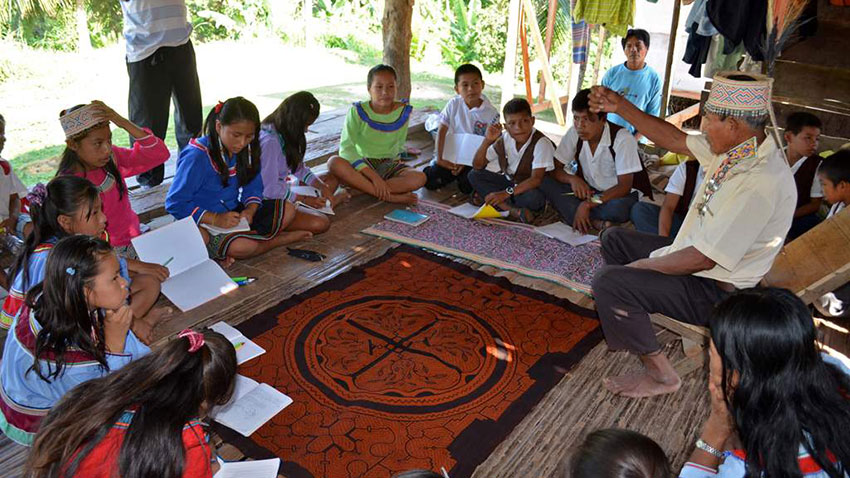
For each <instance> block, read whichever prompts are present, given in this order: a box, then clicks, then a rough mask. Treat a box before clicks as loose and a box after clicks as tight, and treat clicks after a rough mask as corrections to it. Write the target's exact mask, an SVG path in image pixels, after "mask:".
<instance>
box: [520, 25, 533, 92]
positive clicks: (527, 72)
mask: <svg viewBox="0 0 850 478" xmlns="http://www.w3.org/2000/svg"><path fill="white" fill-rule="evenodd" d="M532 13H534V12H532ZM526 15H528V14H527V13H526V11H525V9H522V10H521V11H520V12H519V18H520V20H519V43H520V47H521V50H522V71H523V75H522V76H523V79H524V80H525V99H526V100H527V101H528V103H529V104H532V105H533V104H534V97H533V96H532V95H531V66H530V65H529V60H528V36H527V33H526V31H525V26H523V23H524V21H525V17H526Z"/></svg>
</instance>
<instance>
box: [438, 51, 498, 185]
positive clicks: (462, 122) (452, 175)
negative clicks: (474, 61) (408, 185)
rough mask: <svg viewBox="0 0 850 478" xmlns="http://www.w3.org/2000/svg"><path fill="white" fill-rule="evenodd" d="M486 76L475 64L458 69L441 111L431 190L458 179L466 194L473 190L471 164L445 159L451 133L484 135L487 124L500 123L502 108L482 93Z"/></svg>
mask: <svg viewBox="0 0 850 478" xmlns="http://www.w3.org/2000/svg"><path fill="white" fill-rule="evenodd" d="M483 90H484V78H483V77H482V76H481V70H479V69H478V67H476V66H475V65H470V64H468V63H467V64H465V65H460V66H459V67H458V68H457V70H455V92H456V93H457V96H455V97H454V98H452V99H450V100H449V102H448V103H446V106H445V107H444V108H443V111H441V112H440V129H439V130H438V131H437V141H436V142H437V160H436V162H435V164H432V165H431V166H428V167H426V168H425V170H424V173H425V176H427V177H428V182H427V183H425V187H426V188H427V189H439V188H441V187H443V186H445V185H447V184H451V183H452V182H453V181H455V180H457V187H458V189H460V192H462V193H464V194H470V193H472V185H471V184H469V178H468V177H467V176H468V175H469V171H470V170H471V169H472V168H470V167H469V166H464V165H462V164H455V163H452V162H449V161H446V160H445V159H443V151H445V145H446V136H447V135H448V134H475V135H478V136H484V134H485V133H486V132H487V127H488V126H490V125H491V124H496V123H498V122H499V110H497V109H496V108H495V107H494V106H493V104H492V103H490V100H488V99H487V97H486V96H484V95H483V94H482V93H481V92H482V91H483Z"/></svg>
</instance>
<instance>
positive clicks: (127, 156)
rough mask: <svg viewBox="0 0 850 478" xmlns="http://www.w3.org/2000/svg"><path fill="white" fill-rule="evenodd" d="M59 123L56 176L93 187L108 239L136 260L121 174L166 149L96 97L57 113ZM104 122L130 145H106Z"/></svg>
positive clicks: (135, 226)
mask: <svg viewBox="0 0 850 478" xmlns="http://www.w3.org/2000/svg"><path fill="white" fill-rule="evenodd" d="M59 122H60V123H61V124H62V129H63V130H64V131H65V143H66V148H65V151H64V152H63V153H62V159H61V160H60V161H59V168H58V173H57V175H64V174H73V175H75V176H80V177H83V178H86V179H88V180H89V181H91V182H92V183H93V184H94V185H95V187H97V190H98V191H99V192H100V197H101V199H102V200H103V213H104V214H106V217H107V219H108V223H107V225H106V232H107V233H108V234H109V243H110V244H112V247H115V248H116V250H117V251H118V254H120V255H121V256H122V257H126V258H128V259H137V258H138V256H137V255H136V252H135V250H133V246H132V244H131V243H130V239H132V238H134V237H136V236H138V235H140V234H141V229H140V226H139V217H138V216H137V215H136V213H135V212H133V207H132V206H131V205H130V195H129V193H128V191H127V183H126V182H125V181H124V178H129V177H131V176H135V175H136V174H140V173H143V172H145V171H148V170H149V169H151V168H154V167H156V166H159V165H160V164H163V163H164V162H166V161H167V160H168V158H169V157H170V155H171V153H169V151H168V147H167V146H165V143H164V142H163V141H162V140H161V139H159V138H157V137H156V136H154V135H153V133H151V131H150V130H149V129H142V128H139V127H138V126H136V125H135V124H133V123H132V122H130V121H129V120H127V119H126V118H124V117H122V116H121V115H119V114H118V113H116V112H115V111H113V110H112V108H110V107H108V106H106V105H105V104H103V103H102V102H100V101H93V102H92V103H91V104H88V105H77V106H74V107H73V108H68V109H67V110H64V111H62V113H61V115H60V116H59ZM110 122H111V123H114V124H115V125H116V126H118V127H119V128H121V129H123V130H124V131H126V132H128V133H129V134H130V136H132V137H133V138H135V143H134V144H133V147H132V148H129V149H128V148H119V147H118V146H113V145H112V131H110V129H109V123H110ZM137 265H138V266H139V267H141V269H139V270H138V271H137V272H147V273H150V272H151V270H150V266H145V265H144V263H137V264H133V265H132V266H131V267H132V269H131V270H134V271H136V269H135V267H136V266H137Z"/></svg>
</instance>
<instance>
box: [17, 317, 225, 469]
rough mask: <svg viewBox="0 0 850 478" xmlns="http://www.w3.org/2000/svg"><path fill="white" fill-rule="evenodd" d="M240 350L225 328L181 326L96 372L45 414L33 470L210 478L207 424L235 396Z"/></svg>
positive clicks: (32, 457) (31, 463)
mask: <svg viewBox="0 0 850 478" xmlns="http://www.w3.org/2000/svg"><path fill="white" fill-rule="evenodd" d="M235 383H236V352H235V351H234V349H233V345H232V344H231V343H230V342H229V341H228V340H227V339H226V338H224V336H222V335H221V334H218V333H216V332H213V331H211V330H208V329H207V330H205V331H203V332H196V331H194V330H184V331H183V332H181V333H180V334H179V335H178V338H177V339H176V340H172V341H170V342H169V343H168V344H166V345H164V346H163V347H162V348H161V349H159V350H157V351H156V352H154V353H152V354H150V355H148V356H147V357H144V358H142V359H140V360H137V361H135V362H133V363H132V364H130V365H128V366H126V367H124V368H123V369H121V370H119V371H118V372H115V373H113V374H111V375H108V376H106V377H103V378H101V379H98V380H92V381H90V382H87V383H85V384H82V385H80V386H79V387H77V388H75V389H73V390H71V392H70V393H69V394H68V395H67V396H65V398H63V399H62V401H61V402H59V403H58V404H57V405H56V407H54V409H53V410H52V411H51V412H50V414H49V415H48V416H47V418H46V419H45V420H44V423H43V426H42V429H41V431H40V432H39V434H38V436H37V437H36V440H35V443H34V445H33V449H32V453H31V454H30V459H29V463H28V464H27V472H28V474H27V476H29V477H32V478H60V477H61V478H112V477H115V476H120V477H122V478H148V477H152V476H156V477H184V478H188V477H192V478H202V477H203V478H210V477H211V476H212V475H213V473H214V472H215V471H216V470H217V467H218V466H217V465H218V464H217V463H214V461H213V450H212V447H211V446H210V444H209V442H208V439H209V437H208V435H207V433H206V431H205V429H204V424H203V423H202V422H201V421H200V420H201V419H202V418H203V417H205V416H206V415H207V413H208V412H209V411H210V410H211V409H212V408H213V407H214V406H216V405H223V404H225V403H227V401H228V400H230V396H231V395H232V394H233V388H234V385H235Z"/></svg>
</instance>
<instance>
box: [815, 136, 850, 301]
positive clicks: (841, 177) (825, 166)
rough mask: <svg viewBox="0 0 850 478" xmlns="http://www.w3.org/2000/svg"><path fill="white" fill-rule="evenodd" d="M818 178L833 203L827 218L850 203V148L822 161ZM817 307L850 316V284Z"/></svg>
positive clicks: (825, 296)
mask: <svg viewBox="0 0 850 478" xmlns="http://www.w3.org/2000/svg"><path fill="white" fill-rule="evenodd" d="M818 179H820V184H821V185H822V186H823V196H824V199H826V202H828V203H829V204H831V206H830V208H829V215H828V216H827V217H826V218H827V219H829V218H831V217H832V216H834V215H836V214H838V213H839V212H841V211H843V210H844V208H845V207H846V206H847V205H848V204H850V150H841V151H839V152H837V153H835V154H833V155H832V156H829V157H828V158H826V159H824V160H823V161H822V162H821V163H820V169H819V170H818ZM815 308H817V309H818V311H819V312H820V313H822V314H823V315H824V316H826V317H848V316H850V284H844V285H843V286H841V287H839V288H838V289H836V290H835V291H833V292H830V293H829V294H825V295H823V296H822V297H821V298H820V299H819V300H816V301H815Z"/></svg>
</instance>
